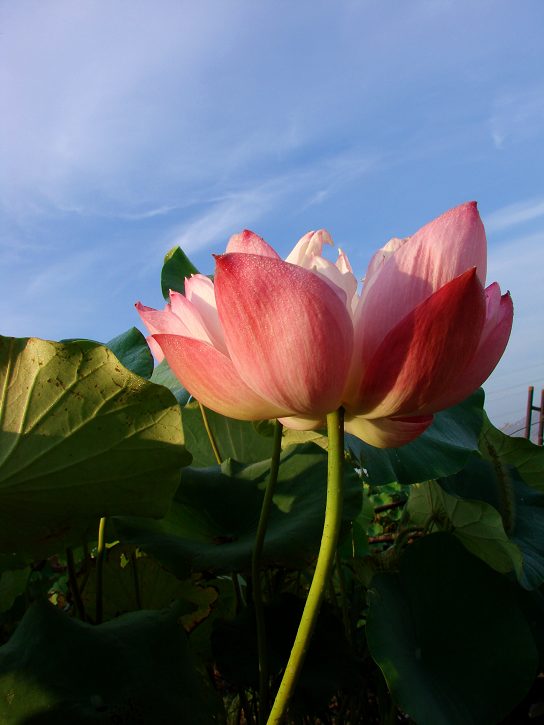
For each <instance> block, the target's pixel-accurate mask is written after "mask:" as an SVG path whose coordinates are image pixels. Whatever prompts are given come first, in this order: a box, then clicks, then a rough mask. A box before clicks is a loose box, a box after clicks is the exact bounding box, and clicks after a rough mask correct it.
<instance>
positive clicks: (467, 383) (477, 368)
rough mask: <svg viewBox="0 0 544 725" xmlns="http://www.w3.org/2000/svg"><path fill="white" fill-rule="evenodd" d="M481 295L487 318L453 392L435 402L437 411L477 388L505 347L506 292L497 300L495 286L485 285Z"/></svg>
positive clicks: (509, 312)
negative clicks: (483, 296)
mask: <svg viewBox="0 0 544 725" xmlns="http://www.w3.org/2000/svg"><path fill="white" fill-rule="evenodd" d="M485 292H486V301H487V315H486V321H485V325H484V329H483V331H482V336H481V338H480V343H479V345H478V349H477V350H476V352H475V353H474V356H473V358H472V359H471V360H470V362H469V363H468V365H467V366H466V368H465V369H464V370H463V371H462V372H460V375H459V380H458V381H457V384H456V385H455V386H454V388H452V389H451V390H447V391H445V395H444V397H443V398H442V399H441V400H440V401H438V402H439V405H440V409H442V408H449V407H450V406H451V405H455V404H456V403H458V402H460V401H461V400H464V399H465V398H467V397H468V396H469V395H470V394H471V393H472V392H474V390H476V388H479V387H480V385H481V384H482V383H483V382H485V381H486V380H487V378H488V377H489V376H490V375H491V373H492V372H493V370H494V369H495V367H496V365H497V363H498V362H499V360H500V359H501V357H502V354H503V352H504V350H505V348H506V345H507V343H508V339H509V337H510V332H511V330H512V320H513V316H514V307H513V305H512V298H511V297H510V294H509V293H508V292H507V293H506V294H504V295H502V297H501V290H500V287H499V285H498V284H497V283H496V282H493V284H491V285H489V287H488V288H487V289H486V291H485Z"/></svg>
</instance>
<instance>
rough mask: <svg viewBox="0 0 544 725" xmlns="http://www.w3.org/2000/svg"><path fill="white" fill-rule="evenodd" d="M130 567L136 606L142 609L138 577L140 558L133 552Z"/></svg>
mask: <svg viewBox="0 0 544 725" xmlns="http://www.w3.org/2000/svg"><path fill="white" fill-rule="evenodd" d="M130 566H131V569H132V582H133V584H134V595H135V597H136V606H137V607H138V609H142V595H141V592H140V577H139V576H138V557H137V556H136V552H135V551H133V552H132V554H131V555H130Z"/></svg>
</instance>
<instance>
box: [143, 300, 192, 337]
mask: <svg viewBox="0 0 544 725" xmlns="http://www.w3.org/2000/svg"><path fill="white" fill-rule="evenodd" d="M134 306H135V307H136V310H137V311H138V314H139V315H140V317H141V319H142V322H143V323H144V325H145V326H146V327H147V329H148V330H149V332H150V333H151V334H152V335H154V334H155V333H156V332H171V333H172V334H174V335H185V334H186V330H187V328H186V326H185V325H184V324H183V322H182V321H181V320H180V319H179V317H177V316H176V315H174V313H173V312H172V310H171V308H170V305H166V307H165V308H164V310H154V309H153V308H152V307H146V306H145V305H142V303H141V302H136V304H135V305H134Z"/></svg>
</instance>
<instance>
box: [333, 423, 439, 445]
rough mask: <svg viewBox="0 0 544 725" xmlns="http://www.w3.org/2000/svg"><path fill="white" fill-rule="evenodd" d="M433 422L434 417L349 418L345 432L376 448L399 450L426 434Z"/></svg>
mask: <svg viewBox="0 0 544 725" xmlns="http://www.w3.org/2000/svg"><path fill="white" fill-rule="evenodd" d="M432 422H433V416H432V415H426V416H419V417H415V418H373V419H372V420H369V419H368V418H363V417H362V416H355V417H349V416H348V417H347V418H346V422H345V430H346V432H347V433H351V434H352V435H354V436H357V438H360V439H361V440H363V441H365V443H369V444H370V445H371V446H375V447H376V448H398V447H400V446H403V445H405V444H406V443H409V442H410V441H412V440H414V438H417V437H418V436H420V435H421V434H422V433H424V432H425V430H426V429H427V428H428V427H429V426H430V425H431V423H432Z"/></svg>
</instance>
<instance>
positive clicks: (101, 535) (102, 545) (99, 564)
mask: <svg viewBox="0 0 544 725" xmlns="http://www.w3.org/2000/svg"><path fill="white" fill-rule="evenodd" d="M105 534H106V517H105V516H102V518H101V519H100V523H99V524H98V543H97V546H96V624H101V623H102V614H103V611H104V598H103V597H104V594H103V584H104V554H105V553H106V540H105Z"/></svg>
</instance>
